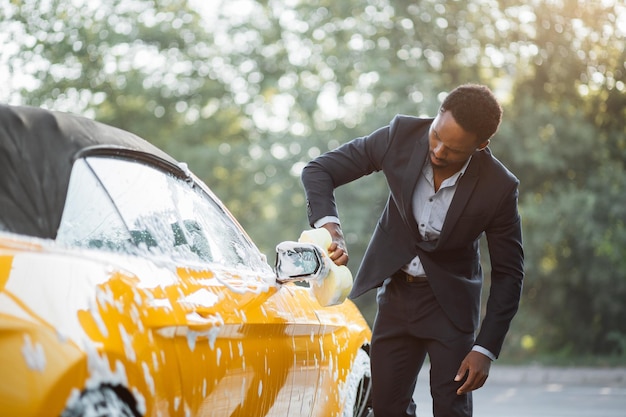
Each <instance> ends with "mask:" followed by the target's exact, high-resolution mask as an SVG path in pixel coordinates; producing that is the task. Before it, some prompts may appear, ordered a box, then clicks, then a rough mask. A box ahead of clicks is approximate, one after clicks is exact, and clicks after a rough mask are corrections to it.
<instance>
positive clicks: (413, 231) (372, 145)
mask: <svg viewBox="0 0 626 417" xmlns="http://www.w3.org/2000/svg"><path fill="white" fill-rule="evenodd" d="M432 121H433V119H430V118H428V119H423V118H416V117H411V116H402V115H399V116H396V117H395V118H394V119H393V120H392V122H391V123H390V124H389V126H385V127H383V128H381V129H378V130H377V131H375V132H373V133H372V134H370V135H369V136H366V137H362V138H357V139H354V140H352V141H350V142H348V143H346V144H344V145H342V146H340V147H339V148H337V149H335V150H332V151H330V152H327V153H325V154H323V155H321V156H320V157H318V158H316V159H314V160H313V161H311V162H310V163H309V164H308V165H307V166H306V167H305V169H304V170H303V172H302V182H303V185H304V188H305V191H306V196H307V209H308V216H309V222H310V223H311V225H312V224H313V222H315V221H317V220H318V219H320V218H322V217H324V216H338V211H337V207H336V204H335V199H334V189H335V188H337V187H339V186H341V185H343V184H346V183H348V182H351V181H353V180H356V179H358V178H360V177H362V176H364V175H368V174H370V173H372V172H377V171H382V172H383V174H384V175H385V177H386V178H387V183H388V185H389V190H390V194H389V200H388V201H387V205H386V206H385V208H384V210H383V213H382V215H381V217H380V219H379V221H378V224H377V226H376V229H375V231H374V234H373V236H372V239H371V241H370V243H369V246H368V248H367V250H366V252H365V256H364V258H363V262H362V263H361V266H360V267H359V270H358V272H357V274H356V276H355V281H354V286H353V288H352V292H351V293H350V298H355V297H358V296H359V295H361V294H363V293H364V292H366V291H368V290H371V289H372V288H375V287H378V286H380V285H381V284H382V282H383V281H384V280H385V279H386V278H387V277H389V276H390V275H391V274H393V273H394V272H395V271H397V270H398V269H400V268H401V267H402V266H403V265H406V264H407V263H408V262H409V261H410V260H411V259H413V258H414V257H415V255H419V257H420V260H421V261H422V264H423V266H424V269H425V271H426V274H427V275H428V278H429V282H430V285H431V287H432V290H433V292H434V294H435V296H436V298H437V300H438V301H439V304H440V305H441V307H442V308H443V310H444V311H445V312H446V314H447V315H448V317H449V318H450V320H451V321H452V322H453V323H454V324H455V325H456V326H457V327H458V328H459V329H460V330H462V331H466V332H473V331H475V330H476V329H477V328H478V324H479V321H480V295H481V287H482V282H483V273H482V269H481V265H480V254H479V238H480V237H481V235H482V234H483V233H485V235H486V237H487V242H488V248H489V255H490V260H491V287H490V292H489V299H488V302H487V311H486V315H485V317H484V319H483V322H482V325H481V329H480V332H479V334H478V337H477V339H476V344H478V345H480V346H482V347H484V348H486V349H488V350H489V351H491V352H492V353H494V354H495V355H496V356H498V355H499V353H500V349H501V347H502V343H503V341H504V337H505V335H506V333H507V331H508V329H509V325H510V322H511V320H512V318H513V316H514V315H515V313H516V312H517V308H518V305H519V300H520V294H521V289H522V280H523V277H524V265H523V263H524V261H523V258H524V255H523V250H522V234H521V220H520V216H519V213H518V210H517V197H518V185H519V181H518V179H517V178H516V177H515V176H514V175H513V174H512V173H511V172H510V171H509V170H508V169H506V167H504V165H502V163H500V162H499V161H498V160H497V159H496V158H495V157H494V156H493V155H492V154H491V151H490V150H489V149H488V148H486V149H484V150H483V151H477V152H475V153H474V155H473V156H472V160H471V162H470V164H469V166H468V167H467V170H466V172H465V174H464V175H463V176H462V177H461V179H460V182H459V185H458V187H457V190H456V193H455V195H454V198H453V200H452V203H451V205H450V209H449V211H448V214H447V216H446V219H445V222H444V225H443V228H442V231H441V235H440V238H439V239H438V240H436V241H423V240H422V239H421V237H420V235H419V233H418V228H417V223H416V221H415V218H414V216H413V210H412V208H411V205H412V195H413V192H414V189H415V185H416V183H417V180H418V177H419V175H420V172H421V170H422V166H423V164H424V162H425V161H426V158H427V156H428V152H429V150H428V130H429V128H430V125H431V123H432Z"/></svg>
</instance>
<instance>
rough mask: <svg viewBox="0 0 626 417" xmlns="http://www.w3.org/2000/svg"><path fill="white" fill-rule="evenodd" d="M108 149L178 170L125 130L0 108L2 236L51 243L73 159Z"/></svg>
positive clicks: (55, 114) (84, 120) (170, 160)
mask: <svg viewBox="0 0 626 417" xmlns="http://www.w3.org/2000/svg"><path fill="white" fill-rule="evenodd" d="M107 149H109V150H110V151H111V152H110V153H119V152H121V151H123V152H126V153H128V152H129V151H133V152H138V155H140V154H144V155H148V156H150V157H151V158H150V159H154V158H156V159H160V160H162V161H163V162H164V163H166V164H167V165H173V166H175V165H177V161H176V160H174V159H173V158H172V157H171V156H169V155H167V154H166V153H165V152H163V151H161V150H160V149H158V148H157V147H155V146H153V145H151V144H150V143H148V142H147V141H145V140H144V139H142V138H140V137H139V136H136V135H134V134H132V133H129V132H126V131H124V130H121V129H118V128H115V127H112V126H108V125H105V124H103V123H98V122H95V121H93V120H91V119H88V118H85V117H81V116H76V115H72V114H68V113H61V112H55V111H50V110H44V109H39V108H33V107H25V106H8V105H4V104H0V230H8V231H11V232H14V233H21V234H26V235H30V236H37V237H43V238H55V237H56V233H57V229H58V227H59V224H60V222H61V216H62V212H63V206H64V204H65V197H66V194H67V189H68V184H69V178H70V173H71V169H72V164H73V162H74V160H75V158H76V157H77V156H78V155H79V154H80V153H81V152H85V151H89V150H93V151H96V150H97V151H98V152H100V153H103V152H105V153H108V152H107Z"/></svg>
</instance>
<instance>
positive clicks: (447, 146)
mask: <svg viewBox="0 0 626 417" xmlns="http://www.w3.org/2000/svg"><path fill="white" fill-rule="evenodd" d="M428 141H429V149H430V162H431V164H432V166H433V168H435V169H437V168H440V169H446V170H450V171H454V172H456V171H458V170H459V169H461V168H462V167H463V165H464V164H465V162H467V160H468V158H469V157H470V156H472V154H473V153H474V152H475V151H476V150H478V149H482V148H484V147H485V146H487V144H488V143H489V141H485V142H483V143H481V144H478V138H477V137H476V135H475V134H474V133H469V132H466V131H465V130H463V128H462V127H461V126H459V124H458V123H457V122H456V120H454V117H453V116H452V113H451V112H449V111H443V112H439V114H438V115H437V117H436V118H435V120H434V121H433V124H432V125H431V126H430V131H429V132H428Z"/></svg>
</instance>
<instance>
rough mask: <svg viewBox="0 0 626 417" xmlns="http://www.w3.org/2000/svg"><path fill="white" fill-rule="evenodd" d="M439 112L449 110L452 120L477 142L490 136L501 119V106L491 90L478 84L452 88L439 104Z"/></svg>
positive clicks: (496, 128)
mask: <svg viewBox="0 0 626 417" xmlns="http://www.w3.org/2000/svg"><path fill="white" fill-rule="evenodd" d="M440 111H441V112H444V111H449V112H451V113H452V117H454V120H455V121H456V122H457V123H458V124H459V126H461V127H462V128H463V130H465V131H466V132H469V133H474V134H475V135H476V136H477V137H478V139H479V142H484V141H486V140H488V139H489V138H491V137H492V136H493V135H494V134H495V133H496V131H497V130H498V127H499V126H500V121H501V120H502V107H501V106H500V104H499V103H498V100H497V99H496V97H495V96H494V95H493V93H492V92H491V90H490V89H489V88H488V87H486V86H484V85H479V84H463V85H460V86H458V87H457V88H455V89H454V90H452V91H451V92H450V93H449V94H448V95H447V96H446V98H445V99H444V100H443V103H442V104H441V109H440Z"/></svg>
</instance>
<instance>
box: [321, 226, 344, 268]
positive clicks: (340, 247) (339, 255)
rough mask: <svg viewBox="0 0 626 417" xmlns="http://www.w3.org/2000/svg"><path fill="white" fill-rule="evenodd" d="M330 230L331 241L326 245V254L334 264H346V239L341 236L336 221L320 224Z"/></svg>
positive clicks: (339, 227)
mask: <svg viewBox="0 0 626 417" xmlns="http://www.w3.org/2000/svg"><path fill="white" fill-rule="evenodd" d="M322 227H323V228H324V229H326V230H328V231H329V232H330V236H331V237H332V238H333V242H332V243H331V244H330V246H329V247H328V256H329V257H330V259H331V260H332V261H333V262H334V263H335V264H336V265H347V264H348V250H347V249H346V241H345V239H344V238H343V232H342V231H341V226H339V225H338V224H337V223H326V224H324V225H323V226H322Z"/></svg>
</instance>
